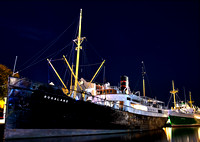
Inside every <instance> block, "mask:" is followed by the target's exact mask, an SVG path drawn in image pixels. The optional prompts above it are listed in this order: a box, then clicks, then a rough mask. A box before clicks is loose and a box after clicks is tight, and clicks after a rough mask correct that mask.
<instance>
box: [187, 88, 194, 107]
mask: <svg viewBox="0 0 200 142" xmlns="http://www.w3.org/2000/svg"><path fill="white" fill-rule="evenodd" d="M189 95H190V101H188V103H189V104H190V107H191V108H192V103H193V102H194V101H192V98H191V91H189Z"/></svg>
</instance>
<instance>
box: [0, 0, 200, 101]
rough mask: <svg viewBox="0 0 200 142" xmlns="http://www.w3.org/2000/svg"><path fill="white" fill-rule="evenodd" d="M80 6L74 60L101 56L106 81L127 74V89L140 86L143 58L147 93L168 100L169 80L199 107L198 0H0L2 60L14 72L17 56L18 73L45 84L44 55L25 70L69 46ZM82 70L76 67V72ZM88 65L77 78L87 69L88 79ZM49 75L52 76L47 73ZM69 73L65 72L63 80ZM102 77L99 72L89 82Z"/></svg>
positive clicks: (60, 65)
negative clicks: (79, 48) (79, 41)
mask: <svg viewBox="0 0 200 142" xmlns="http://www.w3.org/2000/svg"><path fill="white" fill-rule="evenodd" d="M80 8H82V9H83V22H82V36H86V37H87V41H85V42H84V44H83V48H84V50H83V53H86V55H85V54H82V57H81V61H80V64H86V63H90V64H94V63H99V62H101V61H102V58H103V59H105V60H106V63H105V73H106V81H108V82H110V83H111V85H118V83H119V81H120V76H121V75H127V76H129V80H130V87H131V90H141V89H142V76H141V71H142V70H141V61H144V63H145V67H146V71H147V75H148V78H147V79H146V86H147V94H146V95H147V96H149V97H155V96H156V97H157V98H158V99H160V100H163V101H165V102H166V103H167V102H168V100H169V97H170V94H169V91H170V90H171V81H172V80H174V81H175V87H176V88H178V89H179V90H180V93H179V97H180V98H181V99H182V100H184V95H183V87H185V89H186V95H187V99H188V91H192V98H193V100H194V101H195V103H196V104H198V105H200V97H199V87H200V83H199V81H200V74H199V73H200V59H199V58H200V47H199V39H200V38H199V25H200V22H199V21H200V19H199V12H200V11H199V1H197V0H196V1H192V0H188V1H186V0H184V1H181V0H180V1H166V0H165V1H155V0H154V1H151V0H150V1H145V0H143V1H131V0H130V1H129V0H124V1H119V0H118V1H114V0H108V1H95V2H94V1H92V0H91V1H89V0H88V1H35V2H34V1H29V2H26V1H18V2H15V1H1V2H0V48H1V50H0V53H1V54H0V64H4V65H6V66H8V67H9V68H11V69H12V68H13V65H14V60H15V56H18V61H17V66H16V70H22V71H21V72H20V75H21V76H25V77H28V78H29V79H33V80H36V81H42V82H47V80H48V65H47V61H46V60H43V61H41V62H39V63H38V64H36V65H34V66H31V67H29V68H27V69H25V68H26V67H27V66H29V65H31V64H32V62H33V61H34V60H36V62H37V61H40V60H41V59H45V57H46V56H48V55H50V54H52V53H55V52H56V51H59V50H61V49H62V48H64V47H65V46H66V45H68V44H70V43H72V42H71V41H72V39H74V38H75V37H76V36H75V33H76V29H77V24H78V17H79V11H80ZM68 27H69V29H67V28H68ZM66 29H67V30H66ZM65 30H66V32H64V34H63V36H62V37H60V38H59V40H58V41H57V42H56V43H55V44H54V45H53V46H51V47H50V48H49V49H48V50H47V51H46V52H45V53H44V54H42V55H41V56H39V55H40V54H36V53H38V52H39V51H41V50H42V49H44V50H45V49H47V47H49V44H50V43H51V42H52V41H54V40H55V39H56V38H57V37H58V36H59V35H60V34H61V33H62V32H63V31H65ZM71 48H72V44H70V46H68V47H66V48H64V49H63V50H62V53H59V54H57V56H55V57H54V58H53V59H58V58H62V55H63V54H64V55H67V56H68V57H69V56H70V53H71ZM42 51H43V50H42ZM34 55H36V56H34ZM33 56H34V58H33V59H32V57H33ZM51 57H52V56H51ZM89 58H92V59H89ZM29 59H30V62H27V63H26V61H28V60H29ZM86 61H87V62H86ZM24 63H25V64H24ZM53 64H54V65H55V64H56V65H55V67H56V68H57V69H58V72H59V73H60V74H63V73H64V71H65V65H64V64H63V62H62V61H60V62H59V61H56V62H53ZM85 68H86V67H82V68H81V69H80V72H81V71H82V69H85ZM93 68H95V69H97V68H98V66H96V67H93ZM93 68H92V69H90V71H88V72H86V73H83V72H81V73H80V77H81V75H85V74H87V75H88V74H90V75H89V77H88V78H87V79H88V80H90V79H91V78H92V76H93V74H94V72H95V70H94V69H93ZM23 69H24V70H23ZM49 74H50V76H54V74H53V73H52V71H50V73H49ZM67 74H68V73H67ZM87 75H85V76H87ZM62 77H64V75H62ZM69 77H70V76H69V75H66V78H67V79H66V82H67V80H69ZM51 78H52V79H53V77H51ZM102 80H103V70H101V72H100V73H99V76H98V77H97V78H96V80H95V81H98V82H102ZM59 85H60V84H59Z"/></svg>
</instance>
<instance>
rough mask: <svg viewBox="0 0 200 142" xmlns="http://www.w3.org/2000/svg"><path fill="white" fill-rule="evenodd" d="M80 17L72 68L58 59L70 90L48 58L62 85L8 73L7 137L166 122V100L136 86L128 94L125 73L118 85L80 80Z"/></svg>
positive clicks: (143, 126)
mask: <svg viewBox="0 0 200 142" xmlns="http://www.w3.org/2000/svg"><path fill="white" fill-rule="evenodd" d="M81 17H82V10H81V11H80V20H79V36H78V38H77V39H76V40H74V42H75V43H76V44H77V45H78V47H77V48H76V49H77V64H76V73H74V72H73V69H72V68H71V66H70V65H69V63H68V61H67V59H66V58H65V56H63V58H62V59H63V60H64V61H65V62H66V63H67V65H68V67H69V69H70V70H71V74H72V75H73V76H74V78H75V85H73V86H71V87H70V91H68V89H67V87H66V85H65V84H64V83H63V81H62V79H61V78H60V76H59V75H58V73H57V72H56V70H55V68H54V67H53V65H52V64H51V61H50V60H48V62H49V64H50V65H51V66H52V68H53V69H54V71H55V73H56V75H57V76H58V77H59V79H60V81H61V82H62V83H63V86H64V87H63V88H62V87H59V86H54V85H52V84H50V85H49V84H43V83H39V82H34V81H31V80H29V79H26V78H14V77H9V81H8V89H9V90H8V101H7V110H8V111H7V113H6V125H5V133H4V137H5V139H13V138H36V137H56V136H74V135H92V134H110V133H121V132H130V131H143V130H155V129H161V128H162V127H163V126H164V125H165V123H166V121H167V118H168V110H167V109H165V107H164V103H163V102H162V101H159V100H156V99H152V98H148V97H146V96H140V93H139V91H137V92H135V93H132V92H131V91H130V88H129V81H128V77H127V76H122V77H121V81H120V84H121V85H120V87H117V86H111V85H110V83H104V84H99V83H93V82H92V80H93V79H91V81H90V82H87V81H86V80H85V79H83V78H81V79H80V80H78V67H79V52H80V49H81V48H82V47H81V46H80V44H81V43H82V42H83V40H84V38H81V34H80V29H81ZM103 63H104V62H103ZM103 63H102V64H103ZM100 68H101V66H100ZM96 73H97V72H96ZM93 78H94V77H93Z"/></svg>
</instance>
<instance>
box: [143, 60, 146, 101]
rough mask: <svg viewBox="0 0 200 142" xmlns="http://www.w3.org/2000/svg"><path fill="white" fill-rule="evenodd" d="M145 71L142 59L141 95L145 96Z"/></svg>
mask: <svg viewBox="0 0 200 142" xmlns="http://www.w3.org/2000/svg"><path fill="white" fill-rule="evenodd" d="M145 74H146V72H145V71H144V62H143V61H142V79H143V96H144V97H145V80H144V76H145Z"/></svg>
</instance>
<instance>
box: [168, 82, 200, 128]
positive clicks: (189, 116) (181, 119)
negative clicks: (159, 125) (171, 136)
mask: <svg viewBox="0 0 200 142" xmlns="http://www.w3.org/2000/svg"><path fill="white" fill-rule="evenodd" d="M172 88H173V90H172V91H170V93H171V94H173V98H174V107H172V108H171V110H170V111H169V121H168V123H169V124H170V125H171V126H172V127H181V126H182V127H185V126H200V109H199V108H198V107H197V106H195V105H193V101H192V99H191V92H189V97H190V100H189V101H188V102H186V101H185V102H184V101H179V102H176V93H178V90H175V88H174V81H172Z"/></svg>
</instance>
